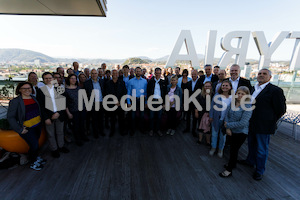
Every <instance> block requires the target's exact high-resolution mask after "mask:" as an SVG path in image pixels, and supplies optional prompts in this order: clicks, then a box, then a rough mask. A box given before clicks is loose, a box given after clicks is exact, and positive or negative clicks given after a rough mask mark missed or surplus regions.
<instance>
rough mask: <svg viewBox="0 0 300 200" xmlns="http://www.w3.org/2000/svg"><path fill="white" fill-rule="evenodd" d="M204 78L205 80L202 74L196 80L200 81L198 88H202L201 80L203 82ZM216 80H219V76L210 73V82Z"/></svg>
mask: <svg viewBox="0 0 300 200" xmlns="http://www.w3.org/2000/svg"><path fill="white" fill-rule="evenodd" d="M204 80H205V75H202V76H200V78H199V80H198V81H200V84H201V85H200V89H202V87H203V85H204V84H203V82H204ZM218 80H219V78H218V76H217V75H215V74H213V75H212V77H211V82H212V83H214V82H218Z"/></svg>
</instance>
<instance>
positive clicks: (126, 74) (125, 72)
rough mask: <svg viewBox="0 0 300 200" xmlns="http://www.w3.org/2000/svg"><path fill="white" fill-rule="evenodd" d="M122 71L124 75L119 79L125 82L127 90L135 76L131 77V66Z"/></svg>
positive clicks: (126, 66) (125, 66) (124, 67)
mask: <svg viewBox="0 0 300 200" xmlns="http://www.w3.org/2000/svg"><path fill="white" fill-rule="evenodd" d="M122 69H123V75H122V76H119V79H120V80H122V81H124V82H125V86H126V88H127V83H128V81H129V80H130V79H132V78H133V77H134V76H130V75H129V66H128V65H124V66H123V68H122Z"/></svg>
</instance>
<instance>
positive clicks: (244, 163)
mask: <svg viewBox="0 0 300 200" xmlns="http://www.w3.org/2000/svg"><path fill="white" fill-rule="evenodd" d="M237 163H239V164H241V165H245V166H248V167H252V168H254V165H251V164H250V163H249V162H248V161H247V160H238V161H237Z"/></svg>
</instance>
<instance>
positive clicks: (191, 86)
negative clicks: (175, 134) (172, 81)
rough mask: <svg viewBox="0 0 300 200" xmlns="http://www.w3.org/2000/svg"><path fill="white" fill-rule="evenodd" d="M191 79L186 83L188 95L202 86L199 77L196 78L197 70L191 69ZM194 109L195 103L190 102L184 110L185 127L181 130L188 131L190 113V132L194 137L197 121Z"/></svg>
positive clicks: (195, 135)
mask: <svg viewBox="0 0 300 200" xmlns="http://www.w3.org/2000/svg"><path fill="white" fill-rule="evenodd" d="M191 75H192V80H191V81H189V82H188V83H187V89H188V90H189V96H191V95H192V94H194V92H195V91H196V90H197V89H201V88H202V85H203V84H202V82H201V81H200V79H198V72H197V70H192V74H191ZM194 110H195V105H194V103H190V104H189V110H188V111H187V112H186V117H187V119H186V128H185V130H184V131H183V132H184V133H188V132H190V123H191V115H192V116H193V121H192V134H193V136H194V137H197V133H196V126H197V121H198V119H197V118H196V117H195V112H193V111H194Z"/></svg>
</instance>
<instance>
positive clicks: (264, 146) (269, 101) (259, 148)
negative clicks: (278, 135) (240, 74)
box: [240, 69, 286, 180]
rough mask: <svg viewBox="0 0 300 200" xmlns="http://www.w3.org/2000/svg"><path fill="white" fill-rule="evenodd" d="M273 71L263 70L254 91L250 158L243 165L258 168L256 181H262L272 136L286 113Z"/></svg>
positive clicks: (284, 102)
mask: <svg viewBox="0 0 300 200" xmlns="http://www.w3.org/2000/svg"><path fill="white" fill-rule="evenodd" d="M271 78H272V74H271V71H270V70H268V69H261V70H260V71H259V72H258V75H257V82H258V83H257V84H256V85H255V87H254V90H253V91H252V101H253V103H254V106H255V109H254V110H253V113H252V117H251V119H250V124H249V135H248V150H249V151H248V157H247V159H246V160H243V161H240V163H241V164H245V165H249V166H256V170H255V172H254V174H253V178H254V180H261V179H262V177H263V174H264V171H265V166H266V162H267V158H268V149H269V142H270V136H271V135H272V134H274V133H275V130H276V122H277V121H278V120H279V119H280V117H281V116H282V115H283V114H284V113H285V112H286V99H285V96H284V94H283V90H282V89H281V88H279V87H277V86H275V85H273V84H271V83H270V80H271Z"/></svg>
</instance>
